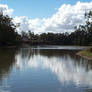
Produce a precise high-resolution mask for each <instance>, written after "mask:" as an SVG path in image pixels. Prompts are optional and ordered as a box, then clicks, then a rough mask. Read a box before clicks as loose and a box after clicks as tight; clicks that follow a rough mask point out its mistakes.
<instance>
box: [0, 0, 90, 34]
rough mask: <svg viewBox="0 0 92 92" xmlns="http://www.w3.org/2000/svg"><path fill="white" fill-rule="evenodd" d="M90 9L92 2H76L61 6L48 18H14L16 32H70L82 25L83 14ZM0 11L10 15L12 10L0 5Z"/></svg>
mask: <svg viewBox="0 0 92 92" xmlns="http://www.w3.org/2000/svg"><path fill="white" fill-rule="evenodd" d="M91 9H92V2H89V3H88V2H85V3H83V2H77V3H76V4H75V5H70V4H63V5H61V7H60V8H59V9H58V10H57V12H56V13H55V14H53V15H52V16H51V17H50V18H43V19H39V18H36V19H30V18H28V17H27V16H20V17H18V16H15V17H14V22H15V23H20V27H19V29H18V32H21V31H28V30H31V31H33V32H34V33H43V32H46V33H47V32H53V33H58V32H61V33H62V32H72V31H74V27H75V26H76V25H79V24H83V23H84V13H85V11H86V10H91ZM0 10H3V11H4V12H5V14H9V15H11V14H12V13H13V9H9V8H8V6H7V5H0Z"/></svg>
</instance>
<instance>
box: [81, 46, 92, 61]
mask: <svg viewBox="0 0 92 92" xmlns="http://www.w3.org/2000/svg"><path fill="white" fill-rule="evenodd" d="M79 54H80V55H81V56H83V57H86V58H88V59H90V60H92V52H91V48H89V49H87V50H84V51H80V52H79Z"/></svg>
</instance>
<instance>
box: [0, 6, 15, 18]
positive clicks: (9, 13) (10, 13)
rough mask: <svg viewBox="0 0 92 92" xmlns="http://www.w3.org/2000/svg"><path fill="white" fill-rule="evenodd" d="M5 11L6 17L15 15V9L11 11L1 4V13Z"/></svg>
mask: <svg viewBox="0 0 92 92" xmlns="http://www.w3.org/2000/svg"><path fill="white" fill-rule="evenodd" d="M1 11H3V13H4V14H5V15H9V16H11V15H12V14H13V11H14V10H13V9H9V8H8V6H7V5H4V4H0V12H1Z"/></svg>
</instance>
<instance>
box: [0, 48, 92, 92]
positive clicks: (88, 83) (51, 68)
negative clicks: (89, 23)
mask: <svg viewBox="0 0 92 92" xmlns="http://www.w3.org/2000/svg"><path fill="white" fill-rule="evenodd" d="M76 52H77V51H75V50H72V51H71V50H60V49H57V50H56V49H29V48H21V49H18V50H15V49H2V50H0V92H7V91H8V90H10V91H9V92H21V91H22V92H25V90H22V89H23V88H24V89H26V92H30V90H31V91H32V92H43V91H44V90H45V92H61V91H63V92H69V90H71V92H78V91H79V90H80V88H83V89H84V90H85V91H86V92H91V91H90V90H91V88H92V62H91V61H88V60H86V59H83V58H81V57H79V56H77V55H75V54H76ZM35 69H36V71H34V70H35ZM47 71H48V72H47ZM53 76H56V78H57V80H56V78H54V79H53V78H52V77H53ZM43 77H45V80H44V78H43ZM46 77H47V78H46ZM49 77H51V79H49ZM11 78H12V80H11ZM59 83H60V84H59ZM23 85H24V86H23ZM67 85H68V86H67ZM69 85H70V86H69ZM71 85H72V86H71ZM74 87H75V88H76V89H78V90H76V91H75V88H74ZM37 88H38V89H37ZM48 88H49V89H48ZM66 88H67V89H68V91H66ZM87 88H88V89H89V90H87ZM36 89H37V90H36ZM72 89H73V90H72ZM27 90H28V91H27ZM34 90H35V91H34ZM79 92H83V91H79Z"/></svg>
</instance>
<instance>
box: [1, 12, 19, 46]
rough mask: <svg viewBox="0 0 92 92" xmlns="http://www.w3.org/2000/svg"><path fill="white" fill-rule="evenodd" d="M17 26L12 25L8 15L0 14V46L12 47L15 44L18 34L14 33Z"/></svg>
mask: <svg viewBox="0 0 92 92" xmlns="http://www.w3.org/2000/svg"><path fill="white" fill-rule="evenodd" d="M16 28H17V25H15V24H14V23H13V19H12V18H10V17H9V16H8V15H4V14H3V13H2V12H0V44H1V45H14V44H16V43H17V40H18V39H17V38H18V36H19V35H18V33H17V32H16Z"/></svg>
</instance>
